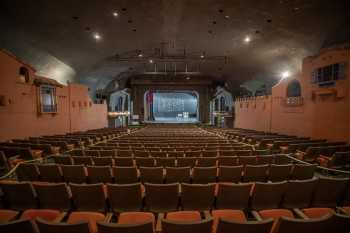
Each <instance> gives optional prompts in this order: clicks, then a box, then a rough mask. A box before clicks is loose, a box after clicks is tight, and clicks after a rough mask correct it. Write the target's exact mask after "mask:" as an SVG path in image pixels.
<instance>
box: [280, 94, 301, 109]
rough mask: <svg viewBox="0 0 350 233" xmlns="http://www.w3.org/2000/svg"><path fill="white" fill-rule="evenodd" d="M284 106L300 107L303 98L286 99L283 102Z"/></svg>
mask: <svg viewBox="0 0 350 233" xmlns="http://www.w3.org/2000/svg"><path fill="white" fill-rule="evenodd" d="M283 103H284V105H285V106H292V107H293V106H302V105H303V104H304V98H303V97H301V96H298V97H287V98H285V99H284V101H283Z"/></svg>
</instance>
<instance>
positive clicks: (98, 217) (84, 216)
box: [67, 211, 106, 233]
mask: <svg viewBox="0 0 350 233" xmlns="http://www.w3.org/2000/svg"><path fill="white" fill-rule="evenodd" d="M105 218H106V217H105V215H104V214H101V213H97V212H84V211H78V212H73V213H71V214H70V215H69V218H68V221H67V222H68V223H78V222H81V221H88V222H89V228H90V232H91V233H97V224H96V222H100V221H104V220H105Z"/></svg>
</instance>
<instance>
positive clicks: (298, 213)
mask: <svg viewBox="0 0 350 233" xmlns="http://www.w3.org/2000/svg"><path fill="white" fill-rule="evenodd" d="M293 212H294V213H295V214H296V215H297V216H298V217H299V218H302V219H309V217H308V216H306V215H305V214H304V213H303V211H301V210H300V209H298V208H294V209H293Z"/></svg>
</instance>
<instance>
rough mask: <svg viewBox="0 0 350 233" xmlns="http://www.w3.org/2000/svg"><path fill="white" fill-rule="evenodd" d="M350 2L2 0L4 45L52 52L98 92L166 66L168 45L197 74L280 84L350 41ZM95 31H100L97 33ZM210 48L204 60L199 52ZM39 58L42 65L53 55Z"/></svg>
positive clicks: (22, 54)
mask: <svg viewBox="0 0 350 233" xmlns="http://www.w3.org/2000/svg"><path fill="white" fill-rule="evenodd" d="M349 2H350V1H348V0H337V1H329V0H268V1H267V0H114V1H113V0H103V1H101V0H60V1H47V0H1V3H0V9H1V11H2V13H1V15H0V26H1V28H2V33H1V34H2V35H1V39H0V42H1V43H2V44H3V45H2V46H1V47H5V48H6V49H8V50H10V51H11V50H14V52H15V54H16V55H17V56H19V57H24V58H25V59H26V61H27V62H29V63H34V65H35V64H36V63H35V62H34V60H35V59H33V57H35V51H33V50H31V52H30V53H28V52H27V51H28V50H29V49H33V48H36V49H37V51H41V52H45V53H46V54H48V55H49V56H52V58H54V59H56V60H58V61H60V62H62V63H63V64H64V65H66V66H67V67H69V69H71V70H73V71H74V72H73V73H74V75H75V76H76V80H79V81H80V82H82V83H86V84H88V85H90V87H91V88H95V89H96V88H104V87H105V86H106V85H107V84H108V83H109V82H111V81H112V80H114V79H119V78H122V79H125V78H127V77H129V76H130V75H133V74H135V73H140V72H144V71H145V70H146V71H150V70H153V69H154V63H157V64H158V67H164V66H165V65H164V62H161V60H160V59H157V57H155V58H154V63H153V64H149V62H148V61H149V59H151V58H152V56H154V55H153V54H152V53H148V52H147V51H154V49H156V48H161V47H162V48H164V50H165V51H166V52H167V53H168V54H169V55H178V54H183V51H184V50H186V54H189V55H188V56H189V61H188V69H189V71H200V72H201V73H202V74H203V75H206V76H208V75H209V76H211V77H213V78H214V79H218V80H224V81H226V82H227V83H229V84H230V87H232V88H233V89H234V87H236V86H239V84H242V83H243V82H245V81H251V80H264V81H266V82H271V83H273V82H275V81H276V80H278V79H279V77H280V75H281V73H282V72H284V71H286V70H288V71H290V72H291V73H297V72H298V71H299V70H300V67H301V59H302V58H303V57H305V56H308V55H312V54H314V53H316V52H317V51H318V50H319V49H320V48H321V47H323V46H330V45H334V44H337V43H343V42H346V41H349V38H350V27H349V22H350V14H349V12H350V3H349ZM114 12H116V13H118V16H117V17H116V16H114V15H113V13H114ZM94 33H98V34H99V36H101V38H100V39H99V40H96V39H95V38H94ZM246 37H249V38H250V40H251V41H250V42H249V43H248V42H245V41H244V40H245V38H246ZM136 50H140V51H141V52H140V51H139V52H136ZM138 53H144V57H143V58H142V59H141V58H140V60H137V59H136V60H135V59H133V61H132V62H119V61H118V60H117V59H115V56H116V54H118V55H120V56H126V57H128V58H132V57H135V56H136V58H137V55H138ZM202 54H204V55H205V57H204V58H202V59H197V58H198V57H200V55H202ZM49 56H40V57H36V61H37V60H40V59H46V60H48V59H50V57H49ZM213 57H219V58H220V59H213ZM32 60H33V61H32ZM174 63H176V62H173V61H169V63H168V64H167V67H168V69H169V70H171V69H173V70H174ZM180 63H181V62H179V65H178V68H177V69H178V71H181V70H183V69H184V64H185V63H184V62H183V63H182V64H180ZM37 64H39V65H38V66H39V67H37V69H38V70H39V71H40V69H42V68H43V67H42V66H45V64H47V62H46V63H45V62H41V63H40V62H37ZM40 64H41V65H40ZM186 64H187V60H186ZM62 69H63V68H62ZM65 69H66V68H65ZM163 69H164V68H163ZM71 70H70V74H72V71H71ZM49 75H50V74H49ZM53 76H54V75H53Z"/></svg>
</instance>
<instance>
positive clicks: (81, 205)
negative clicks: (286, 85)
mask: <svg viewBox="0 0 350 233" xmlns="http://www.w3.org/2000/svg"><path fill="white" fill-rule="evenodd" d="M0 186H1V190H2V192H3V194H2V196H1V198H2V200H3V204H4V207H5V208H8V209H13V210H25V209H35V208H38V207H39V208H41V209H59V210H64V211H69V210H79V211H97V212H108V211H109V210H111V211H112V212H115V213H120V212H125V211H140V210H148V211H151V212H156V213H163V212H171V211H176V210H179V209H180V210H198V211H206V210H211V209H240V210H256V211H260V210H265V209H278V208H284V209H293V208H310V207H317V208H335V207H337V206H348V205H350V196H349V195H350V186H349V179H339V178H338V179H335V178H314V179H310V180H304V181H296V180H291V181H284V182H273V183H261V182H255V183H241V184H235V183H217V184H186V183H181V184H179V183H171V184H150V183H145V184H144V185H142V184H141V183H133V184H123V185H121V184H106V185H103V184H101V183H100V184H73V183H71V184H69V185H67V184H65V183H45V182H32V183H30V182H13V181H12V182H10V181H7V182H2V183H1V184H0ZM55 197H59V198H55ZM143 197H145V198H144V200H143Z"/></svg>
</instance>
